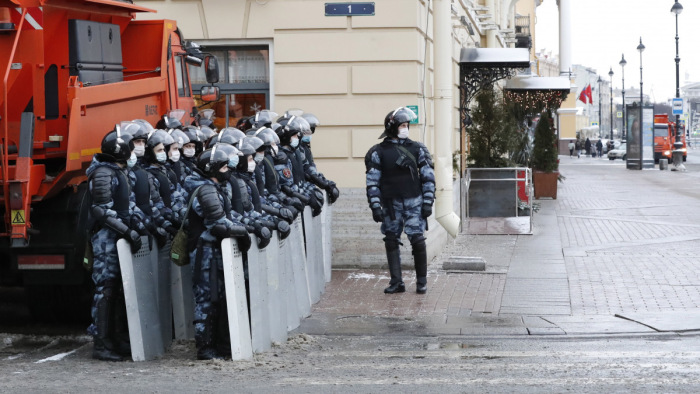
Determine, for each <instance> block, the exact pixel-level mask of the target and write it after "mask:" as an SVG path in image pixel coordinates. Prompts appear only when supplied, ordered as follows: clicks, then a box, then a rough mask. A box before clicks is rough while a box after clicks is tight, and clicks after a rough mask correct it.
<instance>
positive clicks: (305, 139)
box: [301, 135, 311, 144]
mask: <svg viewBox="0 0 700 394" xmlns="http://www.w3.org/2000/svg"><path fill="white" fill-rule="evenodd" d="M301 140H302V141H304V142H306V143H307V144H308V143H309V142H311V136H310V135H305V136H303V137H301Z"/></svg>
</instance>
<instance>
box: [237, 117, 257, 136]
mask: <svg viewBox="0 0 700 394" xmlns="http://www.w3.org/2000/svg"><path fill="white" fill-rule="evenodd" d="M253 118H254V117H253V116H245V117H243V118H240V119H238V122H236V128H237V129H239V130H241V131H243V132H246V131H248V130H250V129H252V128H253V122H254V119H253Z"/></svg>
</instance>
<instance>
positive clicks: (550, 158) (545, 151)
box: [531, 109, 560, 199]
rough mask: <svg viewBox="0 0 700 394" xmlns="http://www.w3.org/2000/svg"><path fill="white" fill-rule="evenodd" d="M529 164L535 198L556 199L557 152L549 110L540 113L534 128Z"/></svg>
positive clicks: (557, 178) (557, 177)
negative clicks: (530, 165)
mask: <svg viewBox="0 0 700 394" xmlns="http://www.w3.org/2000/svg"><path fill="white" fill-rule="evenodd" d="M531 164H532V183H533V184H534V186H535V198H536V199H539V198H542V197H550V198H553V199H556V198H557V181H558V180H559V177H560V175H559V152H558V149H557V137H556V135H555V133H554V128H553V127H552V116H551V114H550V113H549V109H545V110H544V111H542V114H541V116H540V120H539V122H538V123H537V126H536V127H535V141H534V147H533V149H532V160H531Z"/></svg>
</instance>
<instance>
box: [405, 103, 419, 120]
mask: <svg viewBox="0 0 700 394" xmlns="http://www.w3.org/2000/svg"><path fill="white" fill-rule="evenodd" d="M406 108H408V109H410V110H411V111H413V113H414V114H416V118H415V119H414V120H412V121H411V123H410V124H418V121H419V120H420V115H418V106H417V105H407V106H406Z"/></svg>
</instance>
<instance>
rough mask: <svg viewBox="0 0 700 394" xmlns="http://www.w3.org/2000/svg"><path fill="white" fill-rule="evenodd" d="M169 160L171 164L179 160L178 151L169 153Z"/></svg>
mask: <svg viewBox="0 0 700 394" xmlns="http://www.w3.org/2000/svg"><path fill="white" fill-rule="evenodd" d="M170 160H171V161H172V162H173V163H177V162H178V161H179V160H180V151H179V150H176V151H171V152H170Z"/></svg>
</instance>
